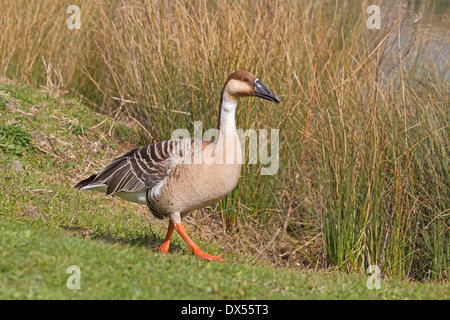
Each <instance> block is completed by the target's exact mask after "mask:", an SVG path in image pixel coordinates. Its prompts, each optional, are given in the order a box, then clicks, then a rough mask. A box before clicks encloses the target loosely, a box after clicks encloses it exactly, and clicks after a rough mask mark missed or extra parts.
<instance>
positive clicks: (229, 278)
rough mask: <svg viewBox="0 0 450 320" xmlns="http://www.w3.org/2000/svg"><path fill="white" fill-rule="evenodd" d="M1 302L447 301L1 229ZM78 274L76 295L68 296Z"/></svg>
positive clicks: (431, 291)
mask: <svg viewBox="0 0 450 320" xmlns="http://www.w3.org/2000/svg"><path fill="white" fill-rule="evenodd" d="M0 242H1V243H2V250H1V252H0V271H1V273H0V285H1V287H2V290H1V291H0V299H447V298H448V290H449V286H448V285H446V284H423V283H409V282H401V281H397V280H390V281H386V280H382V281H381V289H379V290H376V289H373V290H369V289H368V288H367V286H366V281H367V279H368V277H367V276H364V275H355V274H353V275H349V274H342V273H326V272H313V271H297V272H295V271H289V270H276V269H272V268H264V267H249V266H246V265H239V264H234V263H208V262H205V261H200V260H198V259H197V258H195V257H193V256H191V255H185V254H180V253H171V254H168V255H163V254H160V253H156V252H155V251H154V250H149V249H148V248H147V247H146V246H142V245H123V244H119V245H113V244H111V243H108V242H104V241H100V240H94V241H93V240H88V239H79V238H75V237H71V236H69V235H64V233H61V232H57V231H48V230H40V229H36V228H33V227H30V226H26V225H19V224H18V223H12V222H10V221H5V220H2V221H0ZM71 265H77V266H78V267H79V268H80V287H81V288H80V289H68V288H67V280H68V279H69V277H70V276H71V275H72V273H67V268H68V267H69V266H71Z"/></svg>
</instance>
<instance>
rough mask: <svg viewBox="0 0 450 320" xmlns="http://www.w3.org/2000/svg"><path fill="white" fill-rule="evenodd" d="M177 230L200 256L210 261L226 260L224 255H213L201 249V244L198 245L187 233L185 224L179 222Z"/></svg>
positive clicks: (190, 247)
mask: <svg viewBox="0 0 450 320" xmlns="http://www.w3.org/2000/svg"><path fill="white" fill-rule="evenodd" d="M175 230H177V232H178V234H179V235H180V236H181V238H183V240H184V241H185V242H186V243H187V245H188V246H189V249H190V250H191V251H192V252H193V253H194V254H195V255H196V256H197V257H199V258H202V259H205V260H208V261H213V260H216V261H225V260H224V259H223V258H222V257H220V256H212V255H210V254H207V253H205V252H203V251H202V250H200V248H199V246H198V245H196V244H195V243H194V241H192V240H191V238H189V236H188V235H187V233H186V229H185V228H184V226H183V224H182V223H181V222H179V223H177V224H176V225H175Z"/></svg>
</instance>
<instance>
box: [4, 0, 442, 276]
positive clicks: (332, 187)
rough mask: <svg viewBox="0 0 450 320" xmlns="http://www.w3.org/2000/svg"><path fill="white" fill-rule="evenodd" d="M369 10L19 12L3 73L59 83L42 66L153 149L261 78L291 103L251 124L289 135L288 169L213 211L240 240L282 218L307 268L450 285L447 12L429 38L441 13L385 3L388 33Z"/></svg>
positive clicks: (40, 4) (245, 184)
mask: <svg viewBox="0 0 450 320" xmlns="http://www.w3.org/2000/svg"><path fill="white" fill-rule="evenodd" d="M370 4H372V3H369V2H368V1H363V2H360V1H344V0H342V1H323V2H319V1H298V0H296V1H290V0H288V1H270V2H269V1H237V0H230V1H206V0H196V1H189V2H188V1H181V0H174V1H156V0H155V1H127V2H124V1H122V2H106V1H84V2H81V3H80V4H79V5H80V7H81V13H82V27H81V29H80V30H67V29H66V28H65V21H66V19H67V17H68V15H67V14H66V13H65V10H66V5H63V4H60V3H59V2H57V1H54V0H48V1H34V2H33V1H31V2H30V1H6V2H3V3H2V4H0V9H2V12H4V14H2V16H1V18H0V23H1V25H2V26H4V28H5V29H4V30H5V32H3V33H2V34H1V36H0V44H1V51H0V63H1V65H2V75H3V76H7V77H12V78H25V79H24V80H25V81H28V82H29V83H30V84H31V85H33V86H39V85H43V86H45V85H48V81H49V79H52V77H55V76H56V75H55V74H57V73H51V72H46V70H45V68H44V66H43V64H42V63H41V61H42V57H44V59H45V61H46V62H47V63H49V62H50V63H52V64H53V67H54V68H55V70H59V71H60V73H61V78H62V81H61V82H62V83H64V85H63V86H64V88H65V89H67V90H68V91H71V92H76V93H77V94H81V95H83V96H84V97H85V99H86V100H89V101H91V102H92V104H95V105H96V106H97V108H98V109H99V110H101V111H103V112H120V113H124V114H126V115H127V116H128V117H129V118H130V119H131V121H135V122H138V123H139V126H138V127H139V128H140V130H139V134H140V142H142V143H144V142H151V141H154V140H161V139H168V138H170V136H171V133H172V132H173V130H174V129H177V128H189V129H191V131H193V121H197V120H201V121H203V128H204V129H207V128H211V127H215V126H216V123H217V116H218V101H219V97H218V95H219V93H220V90H221V88H222V85H223V81H224V79H225V78H226V76H227V75H228V74H229V73H231V72H232V71H234V70H237V69H247V70H249V71H250V72H253V73H256V74H257V75H258V77H259V78H260V79H261V80H262V81H263V82H264V83H265V84H266V85H267V87H269V88H271V89H272V90H273V91H275V92H276V93H277V94H279V95H280V96H281V97H282V99H283V102H282V104H281V105H279V106H278V105H277V106H275V105H269V104H268V103H266V102H262V101H257V100H256V99H246V100H242V101H241V102H240V105H239V111H238V120H237V121H238V127H240V128H244V129H247V128H255V129H259V128H261V129H263V128H279V129H280V144H281V145H280V170H279V172H278V174H277V175H275V176H261V175H260V174H259V172H260V169H261V168H260V166H258V165H251V166H246V167H245V168H244V169H243V172H242V176H243V177H242V179H241V182H240V183H239V185H238V186H237V188H236V189H235V190H234V191H233V192H232V193H231V194H230V195H229V196H228V197H226V198H225V199H223V200H222V201H221V202H220V204H219V206H218V207H217V208H215V209H216V210H218V211H219V212H221V213H222V215H223V217H224V222H225V223H226V225H227V226H228V227H229V230H230V232H239V229H238V228H236V225H237V223H236V220H239V219H245V218H246V217H252V219H257V220H258V221H260V227H261V228H265V226H264V223H265V222H267V221H270V223H273V222H274V221H277V223H278V224H279V228H278V230H281V231H280V232H277V233H276V234H275V235H274V238H273V242H271V245H273V246H274V247H275V248H276V245H277V243H279V242H283V243H285V242H288V243H289V245H290V247H291V249H290V251H288V252H287V253H283V254H280V257H283V259H288V260H289V259H291V260H293V261H298V260H301V261H302V264H303V265H304V266H306V267H336V268H339V269H342V270H357V271H364V270H365V269H366V268H367V266H368V265H371V264H375V265H378V266H379V267H380V268H381V270H382V273H383V274H385V275H387V276H402V277H406V278H413V279H438V280H443V279H447V278H448V270H449V260H450V259H449V258H450V253H449V240H450V239H449V218H448V215H449V207H450V205H449V204H450V199H449V198H450V194H449V187H450V186H449V181H450V179H449V178H450V175H449V169H448V160H449V151H448V150H450V148H449V135H450V128H449V125H448V123H449V108H448V101H449V99H448V98H449V95H448V86H449V82H448V80H449V79H448V74H449V73H448V48H449V43H448V30H449V28H448V15H444V16H442V17H441V19H442V23H441V27H440V28H436V27H435V28H431V27H427V26H426V24H425V23H423V21H422V22H419V23H416V24H414V23H412V20H413V19H414V16H413V15H414V12H418V10H420V11H421V12H422V15H423V16H424V18H423V20H425V19H426V17H427V14H429V13H430V12H432V8H433V5H432V4H430V3H426V4H424V5H422V6H421V7H419V8H411V7H409V8H399V7H398V6H396V5H390V4H389V2H387V1H386V2H380V3H379V5H380V7H381V8H382V29H381V30H369V29H368V28H367V27H366V19H367V17H368V15H367V14H366V12H365V10H366V8H367V7H368V6H369V5H370ZM437 5H438V6H439V5H441V6H442V3H438V2H437ZM136 143H138V141H136ZM237 217H238V218H237ZM242 236H245V235H242ZM280 257H277V256H275V257H274V259H275V260H276V259H281V258H280Z"/></svg>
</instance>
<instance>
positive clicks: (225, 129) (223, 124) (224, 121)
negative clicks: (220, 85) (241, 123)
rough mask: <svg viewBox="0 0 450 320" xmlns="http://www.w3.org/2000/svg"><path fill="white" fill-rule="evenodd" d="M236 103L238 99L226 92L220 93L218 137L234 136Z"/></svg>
mask: <svg viewBox="0 0 450 320" xmlns="http://www.w3.org/2000/svg"><path fill="white" fill-rule="evenodd" d="M237 103H238V99H236V98H234V97H232V96H230V95H229V94H227V92H226V91H224V92H223V93H222V99H221V105H220V118H219V130H220V131H219V132H220V135H223V136H229V135H235V134H236V108H237Z"/></svg>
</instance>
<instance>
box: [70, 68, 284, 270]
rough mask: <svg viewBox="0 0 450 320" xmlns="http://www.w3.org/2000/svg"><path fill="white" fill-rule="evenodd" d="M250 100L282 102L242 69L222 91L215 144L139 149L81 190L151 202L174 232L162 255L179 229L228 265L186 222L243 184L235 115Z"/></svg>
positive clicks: (181, 141) (188, 142) (82, 185)
mask: <svg viewBox="0 0 450 320" xmlns="http://www.w3.org/2000/svg"><path fill="white" fill-rule="evenodd" d="M245 96H258V97H261V98H264V99H267V100H271V101H274V102H276V103H279V101H280V98H279V97H278V96H276V95H275V94H273V93H272V92H270V91H269V90H268V89H267V88H266V87H264V86H263V85H262V84H261V82H260V81H259V80H258V79H257V78H256V77H255V76H254V75H252V74H251V73H249V72H247V71H243V70H241V71H236V72H234V73H232V74H231V75H230V76H229V77H228V79H227V81H226V82H225V85H224V88H223V90H222V95H221V101H220V118H219V134H218V137H217V139H216V140H215V141H214V142H212V141H204V140H200V139H177V140H166V141H160V142H157V143H153V144H151V145H148V146H146V147H142V148H136V149H133V150H131V151H129V152H127V153H124V154H122V155H120V156H119V157H117V158H116V159H115V160H113V161H112V162H111V163H110V164H109V165H108V166H106V167H105V168H103V169H102V170H100V171H99V172H98V173H96V174H93V175H92V176H90V177H89V178H87V179H85V180H82V181H80V182H79V183H78V184H77V185H76V186H75V187H76V188H78V189H82V190H94V191H100V192H104V193H106V194H107V195H116V196H118V197H121V198H123V199H125V200H128V201H131V202H136V203H140V204H145V205H147V206H148V207H149V209H150V211H151V213H152V214H153V215H154V216H155V217H156V218H159V219H163V218H165V217H168V218H169V219H170V221H169V229H168V232H167V235H166V239H165V240H164V243H163V244H162V245H161V246H160V247H159V250H160V251H162V252H168V249H169V244H170V238H171V235H172V232H173V230H174V229H175V230H177V232H178V233H179V234H180V235H181V237H182V238H183V239H184V240H185V241H186V242H187V244H188V245H189V248H190V249H191V251H192V252H194V253H195V254H196V255H197V256H199V257H201V258H204V259H207V260H220V261H223V259H222V258H221V257H219V256H211V255H208V254H206V253H204V252H203V251H201V250H200V249H199V248H198V246H197V245H196V244H195V243H193V242H192V240H190V238H189V237H188V235H187V234H186V231H185V229H184V226H183V225H182V223H181V219H182V218H183V217H184V216H185V215H186V214H187V213H189V212H190V211H193V210H196V209H200V208H203V207H205V206H207V205H210V204H212V203H214V202H216V201H218V200H220V199H221V198H223V197H224V196H225V195H227V194H228V193H229V192H231V191H232V190H233V189H234V187H235V186H236V184H237V183H238V181H239V176H240V172H241V165H242V153H241V146H240V142H239V138H238V136H237V131H236V121H235V114H236V108H237V104H238V100H239V98H241V97H245Z"/></svg>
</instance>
